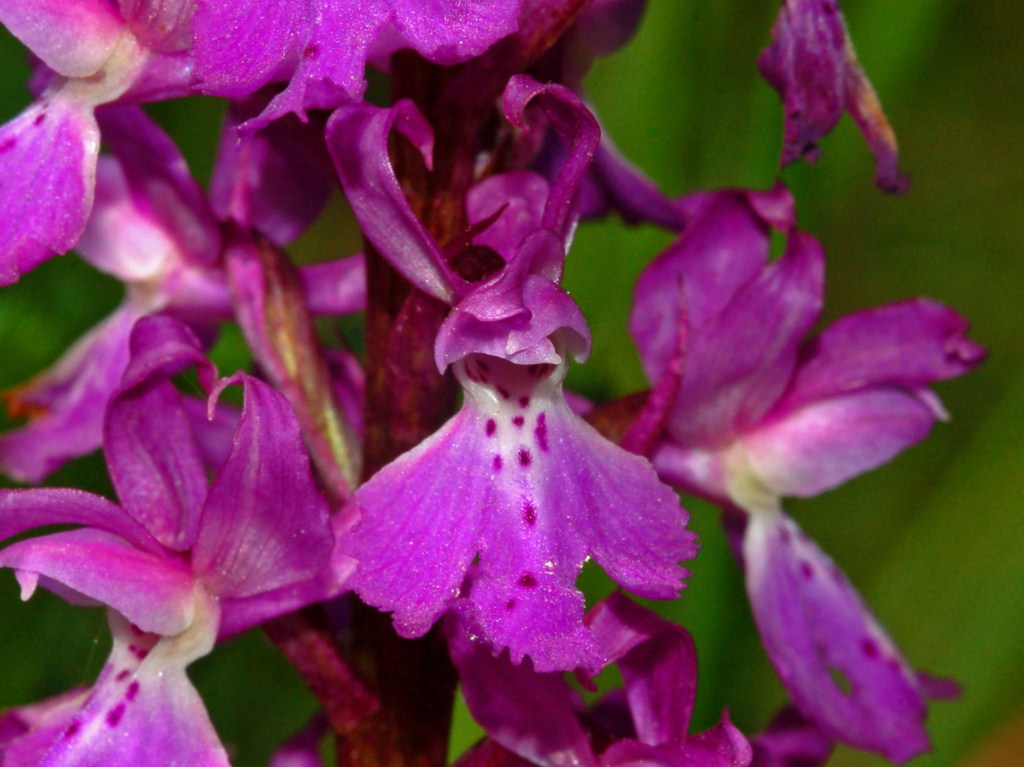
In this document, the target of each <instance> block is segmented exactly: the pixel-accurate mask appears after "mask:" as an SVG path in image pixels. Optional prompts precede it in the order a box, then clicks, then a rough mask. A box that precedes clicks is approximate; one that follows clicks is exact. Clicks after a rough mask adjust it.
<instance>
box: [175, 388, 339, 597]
mask: <svg viewBox="0 0 1024 767" xmlns="http://www.w3.org/2000/svg"><path fill="white" fill-rule="evenodd" d="M231 383H241V384H242V385H243V387H244V389H245V404H244V406H243V409H242V417H241V419H239V422H238V428H237V430H236V431H235V437H234V444H233V446H232V449H231V454H230V455H229V456H228V459H227V461H226V462H225V463H224V465H223V466H222V467H221V469H220V472H219V473H218V474H217V478H216V479H215V480H214V482H213V485H212V487H211V488H210V493H209V496H208V497H207V499H206V504H205V506H204V507H203V517H202V524H201V526H200V530H199V534H198V536H197V537H196V541H195V545H194V546H193V550H192V556H193V559H192V563H193V567H194V568H195V569H196V572H197V573H200V574H202V576H203V579H204V582H206V583H207V584H209V585H210V587H211V589H212V590H213V591H214V592H215V593H217V594H218V595H220V596H231V597H245V596H250V595H252V594H259V593H261V592H264V591H270V590H271V589H275V588H278V587H280V586H286V585H289V584H292V583H295V582H297V581H301V580H304V579H306V578H310V577H311V576H313V575H315V574H316V573H317V572H318V571H320V570H321V569H322V568H323V567H324V566H325V565H326V564H327V560H328V557H329V555H330V551H331V548H332V546H333V545H334V536H333V533H332V532H331V528H330V518H329V511H328V507H327V501H326V500H324V498H323V496H322V495H321V494H320V492H319V491H318V490H317V488H316V485H315V484H314V482H313V475H312V472H311V469H310V465H309V457H308V455H307V453H306V448H305V444H304V443H303V441H302V435H301V433H300V432H299V425H298V422H297V421H296V419H295V415H294V413H293V412H292V409H291V406H290V405H289V404H288V401H287V400H286V399H285V398H284V396H283V395H281V394H279V393H277V392H276V391H274V390H273V389H271V388H270V387H269V386H267V385H266V384H264V383H262V382H260V381H257V380H256V379H254V378H251V377H249V376H247V375H245V374H243V373H239V374H237V375H236V376H234V377H232V378H229V379H226V380H224V381H222V382H221V383H220V384H219V385H218V388H217V390H216V391H215V392H214V395H213V396H214V397H216V396H217V395H218V394H219V393H220V391H221V390H222V389H223V388H224V387H225V386H227V385H229V384H231Z"/></svg>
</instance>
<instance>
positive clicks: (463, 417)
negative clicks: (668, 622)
mask: <svg viewBox="0 0 1024 767" xmlns="http://www.w3.org/2000/svg"><path fill="white" fill-rule="evenodd" d="M533 99H537V101H538V103H539V104H540V105H541V107H542V108H543V109H544V110H545V113H546V114H547V116H548V118H549V120H551V121H552V122H553V123H554V124H555V125H556V126H558V127H559V130H560V132H561V133H562V135H563V137H564V138H565V140H566V142H567V143H569V144H570V145H572V146H573V147H574V148H575V151H574V152H573V153H572V154H571V155H570V156H569V159H568V160H567V161H566V163H565V164H564V165H563V168H562V171H561V173H560V174H559V176H558V177H557V178H556V180H555V183H554V184H553V185H551V186H550V187H549V185H548V183H547V181H545V180H544V179H543V178H542V177H540V176H537V175H535V174H532V173H526V172H520V173H508V174H503V175H499V176H495V177H493V178H490V179H487V180H485V181H483V182H481V183H480V184H478V185H477V186H476V187H475V188H474V189H473V190H472V191H471V193H470V195H469V198H468V200H467V212H468V218H469V221H470V225H471V227H475V228H474V229H472V231H474V232H475V233H476V234H475V236H474V237H473V243H474V244H475V245H477V246H482V247H485V248H489V249H490V250H492V251H493V252H494V253H496V254H498V255H499V256H500V257H501V260H502V261H503V262H504V266H503V267H502V268H501V269H500V270H499V271H498V272H497V273H496V274H493V275H492V276H490V277H487V278H485V279H483V280H482V281H478V282H467V281H466V280H464V279H463V278H462V277H460V276H459V275H458V274H456V273H455V272H454V271H453V270H452V268H451V267H450V266H449V265H448V262H447V260H446V259H445V256H444V255H443V254H442V252H441V249H440V247H439V246H438V245H437V244H436V243H435V242H434V241H433V239H432V238H431V236H430V235H429V233H428V232H427V231H426V230H425V228H424V227H423V226H422V224H420V223H419V221H418V220H417V219H416V218H415V216H414V215H413V214H412V212H411V210H410V209H409V206H408V203H407V202H406V201H405V199H404V197H403V196H402V192H401V190H400V189H399V187H398V184H397V181H396V179H395V176H394V172H393V170H392V169H391V165H390V162H389V160H388V158H387V151H386V146H387V136H388V133H389V131H390V129H391V127H392V126H393V125H397V127H399V128H400V129H401V130H402V131H403V132H404V133H405V134H406V136H408V137H409V138H410V139H411V140H412V141H413V142H414V143H415V144H416V145H417V146H419V147H420V148H421V150H422V151H423V152H424V157H425V159H427V161H428V162H429V146H430V130H429V126H427V125H426V123H425V122H424V121H423V120H422V118H421V117H420V115H419V114H418V112H416V111H415V110H414V109H413V108H412V106H411V105H410V104H408V103H400V104H398V105H397V106H396V107H395V108H394V109H392V110H390V111H385V110H380V109H375V108H373V107H368V106H358V107H346V108H343V109H342V110H339V112H338V113H337V114H336V115H335V116H334V117H333V118H332V119H331V122H330V124H329V128H328V131H329V141H330V142H331V144H332V149H333V151H334V152H335V162H336V164H337V166H338V169H339V174H340V176H341V180H342V184H343V186H344V187H345V191H346V195H347V197H348V199H349V201H350V202H351V204H352V207H353V209H354V211H355V212H356V215H357V216H358V217H359V219H360V223H361V224H362V226H363V230H364V232H365V233H366V235H367V237H368V238H369V239H370V240H371V241H372V242H374V244H375V245H376V246H377V248H378V249H379V251H380V252H381V253H382V255H383V256H384V257H385V258H387V259H388V260H389V261H390V262H391V263H392V265H394V266H395V268H397V269H398V270H399V271H400V272H402V273H403V274H404V275H405V276H406V277H407V278H408V279H409V280H410V281H411V282H412V283H413V285H415V286H416V287H418V288H419V289H420V290H422V291H424V292H426V293H428V294H431V295H433V296H435V297H437V298H439V299H441V300H442V301H445V302H447V303H448V304H450V305H451V306H452V310H451V312H450V314H449V315H448V318H447V319H446V320H445V322H444V324H443V325H442V327H441V329H440V332H439V333H438V336H437V342H436V346H435V357H436V359H437V365H438V368H439V369H440V370H444V369H445V368H447V367H449V366H451V367H452V369H453V370H454V373H455V376H456V378H457V379H458V381H459V383H460V385H461V386H462V388H463V392H464V394H465V397H464V402H463V405H462V409H461V410H460V411H459V413H457V414H456V415H455V417H454V418H452V419H451V420H450V421H449V422H448V423H447V424H445V425H444V426H443V427H442V428H441V429H440V430H439V431H438V432H437V433H435V434H434V435H433V436H432V437H430V438H428V439H427V440H426V441H424V442H423V443H422V444H420V445H419V446H418V447H416V448H414V449H413V450H411V451H409V452H408V453H406V454H405V455H403V456H400V457H399V458H398V459H397V460H395V461H394V462H393V463H391V464H389V465H388V466H386V467H385V468H384V469H382V470H381V471H380V472H378V473H377V474H376V475H375V476H374V477H372V478H371V479H370V480H369V481H368V482H367V483H366V484H365V485H363V486H362V487H361V488H360V489H359V490H358V491H357V493H356V501H357V505H358V508H359V511H360V513H361V522H360V523H359V525H358V526H357V527H356V528H355V529H354V530H353V532H352V535H351V537H350V538H349V539H348V542H347V550H348V552H349V553H350V554H351V555H352V556H353V557H355V558H356V559H358V560H359V562H360V570H359V573H358V575H357V577H356V581H355V582H354V583H355V588H356V590H357V591H358V593H359V594H360V595H361V596H362V597H363V599H365V600H366V601H367V602H369V603H370V604H372V605H375V606H378V607H381V608H383V609H385V610H389V611H392V612H393V613H394V620H395V625H396V627H397V629H398V631H399V633H401V634H403V635H405V636H418V635H420V634H423V633H424V632H425V631H427V629H428V628H429V627H430V626H431V625H432V624H433V623H434V621H436V620H437V618H438V617H439V616H440V615H441V614H442V613H443V612H445V610H447V609H449V608H456V609H459V610H463V611H465V612H467V613H468V614H469V616H470V620H472V621H473V622H474V623H476V624H477V625H479V626H480V628H481V631H482V633H483V635H484V636H485V637H486V638H487V639H488V640H490V641H491V642H493V643H494V644H495V645H496V646H497V647H508V648H509V649H510V651H511V653H512V658H513V660H514V661H516V662H518V661H520V660H522V658H523V657H524V656H527V655H529V656H530V657H531V658H532V659H533V664H534V666H535V667H537V668H539V669H541V670H545V671H549V670H555V669H570V668H573V667H576V666H585V667H587V668H597V667H599V666H600V665H601V664H602V662H603V658H604V656H603V652H602V650H601V648H600V647H599V645H598V644H597V642H596V641H595V640H594V639H593V638H592V637H591V635H590V632H589V631H588V630H587V629H586V627H585V626H584V625H583V607H584V605H583V595H582V594H581V593H580V592H579V591H578V590H577V589H576V587H575V579H576V575H577V573H578V572H579V569H580V567H581V566H582V564H583V561H584V560H585V559H586V558H587V557H589V556H593V557H594V559H596V560H597V561H598V562H599V563H600V564H601V565H602V566H603V567H604V568H605V569H606V570H607V571H608V572H609V573H610V574H611V575H612V577H613V578H615V579H616V580H617V581H618V582H619V583H621V584H623V585H624V586H625V587H627V588H629V589H631V590H633V591H635V592H637V593H640V594H643V595H644V596H648V597H653V598H666V597H671V596H674V595H675V594H676V593H677V592H678V590H679V588H680V587H681V583H682V576H683V575H684V571H683V570H682V569H681V568H680V567H679V566H678V563H679V561H680V560H683V559H687V558H689V557H691V556H693V554H694V552H695V546H694V542H693V535H692V534H690V533H689V532H687V531H685V530H684V528H683V524H682V522H683V521H684V520H685V513H684V512H682V511H681V510H680V508H679V505H678V500H677V499H676V497H675V496H674V494H673V493H672V492H671V490H669V489H668V488H667V487H666V486H664V485H662V484H661V483H660V482H658V481H657V479H656V477H655V475H654V473H653V471H652V470H651V468H650V466H649V465H648V464H647V463H646V462H645V461H644V460H642V459H640V458H638V457H636V456H631V455H629V454H628V453H626V452H625V451H623V450H621V449H620V448H618V447H617V446H615V445H613V444H612V443H610V442H608V441H606V440H604V439H603V438H601V437H600V436H599V435H598V434H597V433H596V432H595V431H594V430H593V429H592V428H591V427H590V426H589V425H587V424H586V423H585V422H584V421H583V420H582V419H580V418H579V417H578V416H577V415H575V414H574V413H573V412H572V410H571V409H570V408H569V406H568V405H567V404H566V400H565V397H564V395H563V393H562V380H563V378H564V376H565V371H566V367H567V365H568V360H567V355H568V354H572V355H573V356H575V357H576V358H577V359H583V358H584V357H585V356H586V354H587V352H588V349H589V332H588V330H587V327H586V324H585V322H584V320H583V317H582V315H581V314H580V312H579V309H578V308H577V307H576V305H575V303H573V301H572V299H571V298H569V296H568V294H566V293H565V291H563V290H562V289H561V288H560V287H559V286H558V282H559V280H560V278H561V270H562V262H563V259H564V257H565V248H566V247H567V245H568V242H569V240H570V239H571V235H572V230H573V226H574V224H575V196H576V191H577V189H578V185H579V179H580V177H581V175H582V174H583V173H584V172H585V170H586V166H587V162H588V161H589V158H590V156H591V154H592V152H593V149H594V147H595V146H596V144H597V140H598V132H597V126H596V124H595V123H594V121H593V119H592V118H591V117H590V115H589V113H588V112H587V111H586V110H585V109H584V108H583V106H582V105H581V104H580V102H579V101H578V99H576V98H575V97H574V96H573V95H572V94H571V93H570V92H569V91H568V90H567V89H564V88H562V87H561V86H541V85H539V84H537V83H536V82H534V81H533V80H531V79H529V78H526V77H517V78H513V79H512V81H511V82H510V83H509V86H508V89H507V90H506V92H505V111H506V114H507V115H508V116H509V119H510V120H511V121H512V122H513V123H516V124H522V116H523V112H524V111H525V109H526V106H527V104H528V103H529V102H530V101H532V100H533ZM681 515H682V516H681ZM477 558H478V561H477V562H476V563H475V564H474V560H475V559H477ZM467 574H468V576H469V577H468V578H467Z"/></svg>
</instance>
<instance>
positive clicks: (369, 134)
mask: <svg viewBox="0 0 1024 767" xmlns="http://www.w3.org/2000/svg"><path fill="white" fill-rule="evenodd" d="M392 127H395V128H397V129H398V130H399V131H400V132H401V133H402V134H403V135H405V136H406V137H407V138H408V139H409V140H410V141H411V142H412V143H413V145H415V146H416V147H417V149H419V150H420V152H421V153H422V154H423V157H424V161H425V162H427V164H428V165H429V158H430V154H431V151H432V146H433V133H432V131H431V128H430V125H429V124H428V123H427V121H426V119H424V117H423V115H421V114H420V112H419V111H418V110H417V109H416V107H415V106H414V105H413V104H412V102H410V101H400V102H399V103H397V104H395V105H394V106H393V107H392V108H391V109H389V110H387V109H379V108H377V107H372V106H369V105H367V104H353V105H350V106H345V107H342V108H341V109H339V110H338V111H337V112H335V113H334V114H333V115H332V116H331V119H330V120H328V121H327V144H328V147H329V149H330V150H331V156H332V157H333V158H334V165H335V167H336V168H337V170H338V175H339V177H340V178H341V185H342V186H343V187H344V189H345V197H346V199H347V200H348V202H349V204H350V205H351V206H352V210H353V211H354V212H355V214H356V218H358V219H359V224H360V226H361V227H362V230H363V233H364V234H365V235H366V237H367V238H368V239H369V240H370V241H371V242H372V243H373V244H374V246H375V247H376V248H377V249H378V250H379V251H380V253H381V255H382V256H384V258H385V259H387V261H388V263H390V264H391V265H392V266H393V267H395V269H397V270H398V271H399V272H401V274H402V275H403V276H404V277H405V278H406V279H407V280H409V282H411V283H412V284H413V285H414V286H416V287H417V288H419V289H420V290H422V291H423V292H424V293H427V294H428V295H432V296H434V297H436V298H439V299H440V300H442V301H444V302H445V303H448V304H451V303H454V301H455V298H456V296H457V295H459V294H460V293H462V292H463V290H464V282H463V280H462V278H460V277H459V276H458V275H457V274H455V273H454V272H453V271H452V269H451V267H450V266H448V263H447V262H446V261H445V258H444V254H442V252H441V249H440V248H439V247H438V245H437V243H436V242H435V241H434V238H433V237H432V236H431V235H430V233H429V232H428V231H427V230H426V228H424V226H423V224H421V223H420V221H419V220H418V219H417V218H416V215H415V214H414V213H413V211H412V208H410V207H409V203H408V202H407V201H406V199H405V195H404V194H403V193H402V189H401V187H400V186H399V184H398V179H397V178H396V177H395V171H394V169H393V168H392V166H391V160H390V158H389V157H388V148H387V144H388V136H389V135H390V133H391V129H392Z"/></svg>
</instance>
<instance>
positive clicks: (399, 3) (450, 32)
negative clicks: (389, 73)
mask: <svg viewBox="0 0 1024 767" xmlns="http://www.w3.org/2000/svg"><path fill="white" fill-rule="evenodd" d="M388 5H390V6H391V8H392V10H391V13H392V19H393V21H392V23H393V24H394V25H395V28H396V29H397V30H398V33H399V34H400V35H401V36H402V37H403V38H405V40H407V41H408V42H409V44H410V45H411V46H412V47H413V48H415V49H416V51H417V52H419V53H420V54H421V55H422V56H423V57H424V58H426V59H428V60H430V61H433V62H436V63H438V64H457V63H458V62H460V61H465V60H466V59H468V58H471V57H473V56H478V55H479V54H481V53H483V52H484V51H485V50H487V49H488V48H489V47H491V45H492V44H494V43H495V42H497V41H498V40H499V39H501V38H502V37H505V36H506V35H510V34H512V33H513V32H515V31H516V29H517V28H518V24H517V22H518V20H519V8H520V6H521V5H522V0H470V2H462V3H452V2H448V1H447V0H390V2H389V3H388Z"/></svg>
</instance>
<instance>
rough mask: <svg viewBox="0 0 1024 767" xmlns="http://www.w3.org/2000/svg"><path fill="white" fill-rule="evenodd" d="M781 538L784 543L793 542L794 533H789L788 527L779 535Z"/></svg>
mask: <svg viewBox="0 0 1024 767" xmlns="http://www.w3.org/2000/svg"><path fill="white" fill-rule="evenodd" d="M779 537H780V538H782V542H783V543H792V542H793V533H791V532H790V531H789V528H788V527H784V528H782V532H780V533H779Z"/></svg>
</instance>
